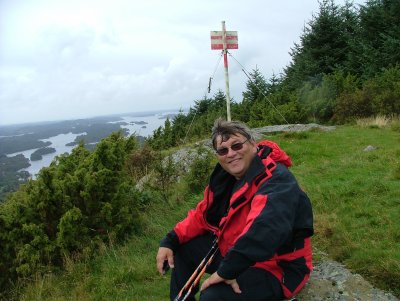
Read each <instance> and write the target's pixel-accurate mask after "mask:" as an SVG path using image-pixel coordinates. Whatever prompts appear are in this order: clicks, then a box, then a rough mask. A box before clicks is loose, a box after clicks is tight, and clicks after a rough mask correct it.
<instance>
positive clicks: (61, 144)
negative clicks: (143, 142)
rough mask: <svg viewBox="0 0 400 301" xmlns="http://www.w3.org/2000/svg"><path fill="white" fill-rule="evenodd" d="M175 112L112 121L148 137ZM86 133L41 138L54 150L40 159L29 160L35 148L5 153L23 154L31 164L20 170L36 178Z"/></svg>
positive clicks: (125, 117) (134, 132)
mask: <svg viewBox="0 0 400 301" xmlns="http://www.w3.org/2000/svg"><path fill="white" fill-rule="evenodd" d="M176 113H177V112H168V113H166V112H163V113H162V114H152V115H150V114H149V115H147V116H129V115H126V116H121V120H119V121H114V122H112V123H127V124H126V125H123V124H121V128H122V129H123V128H126V129H127V130H128V132H129V135H133V134H135V135H137V136H142V137H148V136H150V135H152V134H153V131H154V130H156V129H157V128H159V127H160V126H163V125H164V122H165V118H164V116H166V115H168V114H176ZM84 134H86V133H79V134H73V133H72V132H70V133H68V134H59V135H57V136H53V137H49V138H47V139H42V140H41V141H44V142H50V143H51V144H50V145H48V146H47V147H52V148H54V149H55V150H56V151H55V152H54V153H51V154H46V155H43V156H42V159H41V160H36V161H31V160H30V157H31V155H32V153H33V152H34V151H36V150H37V148H35V149H29V150H25V151H22V152H17V153H13V154H7V156H8V157H13V156H16V155H19V154H22V155H24V157H25V158H27V159H28V160H29V163H30V164H31V166H29V167H28V168H24V169H22V170H26V171H27V172H29V173H30V174H31V175H32V178H36V175H37V174H38V172H39V171H40V169H41V168H43V167H47V166H49V165H50V163H51V162H52V161H53V160H54V158H55V157H56V156H59V155H61V154H64V153H68V154H69V153H70V152H71V151H72V149H73V148H74V147H76V146H67V145H66V144H68V143H70V142H73V141H74V140H75V138H76V137H77V136H80V135H84Z"/></svg>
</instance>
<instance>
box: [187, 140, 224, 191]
mask: <svg viewBox="0 0 400 301" xmlns="http://www.w3.org/2000/svg"><path fill="white" fill-rule="evenodd" d="M215 162H216V160H215V156H214V154H213V153H212V152H211V150H210V149H208V148H205V147H199V148H198V149H197V156H196V158H195V159H194V160H193V162H192V164H191V165H190V169H189V172H188V174H187V176H186V177H185V181H186V183H187V186H188V188H189V191H191V192H192V193H199V192H202V191H203V190H204V188H205V186H206V185H207V182H208V179H209V177H210V174H211V172H212V170H213V168H214V166H215Z"/></svg>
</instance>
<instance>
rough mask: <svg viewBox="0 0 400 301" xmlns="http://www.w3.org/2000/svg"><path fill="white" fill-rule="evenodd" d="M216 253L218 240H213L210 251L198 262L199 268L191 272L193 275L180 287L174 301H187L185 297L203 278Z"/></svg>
mask: <svg viewBox="0 0 400 301" xmlns="http://www.w3.org/2000/svg"><path fill="white" fill-rule="evenodd" d="M217 251H218V240H217V239H215V240H214V243H213V245H212V247H211V249H210V251H208V253H207V255H206V256H205V257H204V258H203V260H202V261H201V262H200V264H199V266H198V267H197V268H196V270H195V271H194V272H193V274H192V275H191V276H190V277H189V280H188V281H187V282H186V283H185V285H184V286H183V287H182V289H181V290H180V292H179V294H178V296H176V297H175V299H174V301H184V300H186V299H187V297H188V296H189V295H190V293H191V292H192V289H193V288H194V287H195V286H196V285H197V283H199V281H200V278H201V276H203V274H204V272H205V271H206V269H207V267H209V266H210V264H211V262H212V261H213V259H214V256H215V254H216V253H217ZM186 290H187V292H186V294H185V295H184V297H183V299H180V298H181V297H182V295H183V294H184V293H185V291H186Z"/></svg>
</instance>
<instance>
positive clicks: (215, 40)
mask: <svg viewBox="0 0 400 301" xmlns="http://www.w3.org/2000/svg"><path fill="white" fill-rule="evenodd" d="M238 48H239V46H238V34H237V31H226V49H238ZM211 49H212V50H218V49H224V33H223V31H211Z"/></svg>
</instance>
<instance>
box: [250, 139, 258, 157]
mask: <svg viewBox="0 0 400 301" xmlns="http://www.w3.org/2000/svg"><path fill="white" fill-rule="evenodd" d="M250 143H251V146H252V150H253V153H254V154H257V153H258V146H257V142H256V141H250Z"/></svg>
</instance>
